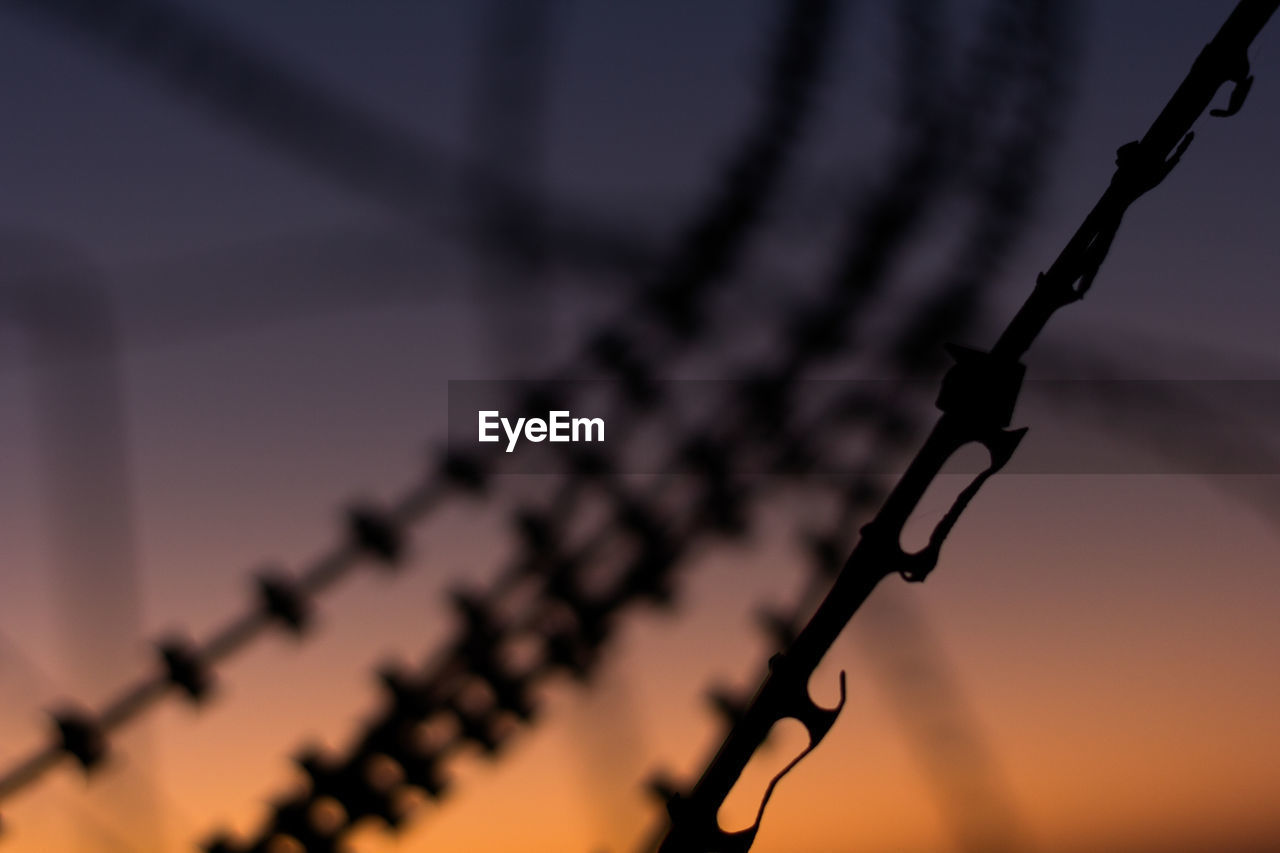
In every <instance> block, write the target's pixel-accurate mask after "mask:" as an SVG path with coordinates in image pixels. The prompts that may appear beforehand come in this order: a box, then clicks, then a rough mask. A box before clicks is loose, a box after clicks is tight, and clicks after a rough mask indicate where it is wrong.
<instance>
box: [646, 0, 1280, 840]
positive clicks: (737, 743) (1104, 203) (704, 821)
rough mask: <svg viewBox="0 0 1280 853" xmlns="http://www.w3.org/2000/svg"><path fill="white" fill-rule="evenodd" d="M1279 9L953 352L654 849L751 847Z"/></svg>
mask: <svg viewBox="0 0 1280 853" xmlns="http://www.w3.org/2000/svg"><path fill="white" fill-rule="evenodd" d="M1277 5H1280V4H1277V3H1276V2H1274V0H1272V2H1267V0H1242V2H1240V3H1239V4H1238V5H1237V6H1236V7H1235V9H1234V10H1233V11H1232V13H1231V15H1230V16H1229V17H1228V18H1227V20H1226V22H1225V23H1224V24H1223V25H1222V27H1221V29H1220V30H1219V31H1218V32H1217V33H1216V34H1215V36H1214V37H1213V39H1212V40H1211V41H1210V42H1209V44H1208V45H1207V46H1206V47H1205V48H1204V50H1203V51H1201V53H1200V55H1199V56H1198V57H1197V59H1196V60H1195V62H1194V64H1193V65H1192V68H1191V71H1190V72H1189V73H1188V74H1187V76H1186V78H1185V79H1184V80H1183V82H1182V83H1181V85H1180V86H1179V87H1178V89H1177V91H1176V92H1175V93H1174V95H1173V97H1172V98H1171V99H1170V100H1169V101H1168V103H1167V104H1166V106H1165V107H1164V108H1163V109H1162V110H1161V112H1160V114H1159V115H1158V116H1157V118H1156V119H1155V121H1154V122H1153V124H1152V125H1151V127H1150V129H1149V130H1148V131H1147V132H1146V134H1145V135H1144V136H1143V137H1142V139H1141V140H1138V141H1134V142H1132V143H1129V144H1126V145H1124V146H1122V147H1121V148H1120V149H1119V151H1118V153H1117V163H1116V166H1117V168H1116V171H1115V173H1114V175H1113V177H1112V180H1111V183H1110V184H1109V185H1108V187H1107V189H1106V190H1105V191H1104V193H1103V194H1102V197H1101V199H1100V200H1099V201H1098V202H1097V204H1096V205H1095V206H1094V207H1093V209H1092V210H1091V211H1090V212H1089V214H1088V215H1087V216H1086V218H1085V221H1084V223H1083V224H1082V225H1081V226H1080V227H1079V229H1078V230H1077V231H1076V232H1075V234H1073V236H1072V237H1071V239H1070V240H1069V241H1068V243H1067V246H1066V247H1065V248H1064V249H1063V250H1062V252H1061V253H1060V254H1059V255H1058V257H1057V258H1056V259H1055V260H1054V262H1053V263H1052V264H1051V265H1050V267H1049V268H1048V270H1047V271H1046V272H1043V273H1041V274H1040V275H1039V276H1038V277H1037V281H1036V286H1035V288H1034V290H1033V291H1032V294H1031V296H1030V297H1028V298H1027V300H1026V301H1025V302H1024V303H1023V305H1022V307H1021V308H1020V309H1019V310H1018V312H1017V313H1016V314H1015V316H1014V318H1013V320H1012V321H1011V322H1010V323H1009V325H1008V326H1007V327H1005V329H1004V331H1003V332H1002V333H1001V334H1000V336H999V338H998V339H997V341H996V343H995V345H994V346H993V347H992V349H991V351H990V352H984V351H979V350H974V349H969V348H966V347H959V346H955V345H952V346H951V347H950V349H951V353H952V355H953V356H954V358H955V364H954V365H953V366H952V367H951V368H950V369H949V371H948V372H947V374H946V376H945V378H944V380H943V384H942V389H941V391H940V393H939V398H938V401H937V407H938V408H939V409H940V410H941V411H942V415H941V417H940V418H938V419H937V422H936V424H935V426H934V427H933V428H932V430H931V431H930V433H929V435H928V438H926V439H925V441H924V443H923V445H922V446H921V448H920V450H919V451H918V453H917V454H916V455H915V456H914V457H913V459H912V461H911V462H910V463H909V464H908V466H907V468H906V469H905V471H904V473H903V474H902V476H901V477H900V478H899V479H898V481H897V483H896V485H895V486H894V487H893V489H892V490H891V491H889V493H888V494H887V495H886V496H885V498H884V501H883V502H882V503H881V505H880V509H879V510H878V511H877V512H876V513H875V515H874V516H873V517H872V519H871V521H869V522H868V523H867V524H866V525H864V526H863V527H862V529H861V531H860V535H859V538H858V540H857V544H856V545H855V547H854V548H853V551H852V553H851V554H850V555H849V557H848V559H847V560H846V561H845V563H844V564H843V566H842V567H841V569H840V570H839V573H838V574H837V575H836V576H835V579H834V581H833V583H832V586H831V589H830V591H829V592H828V593H827V594H826V596H825V597H824V598H823V599H822V602H821V603H820V604H819V605H818V607H817V609H816V610H815V611H814V612H813V614H812V616H811V617H810V618H809V620H808V621H807V622H805V624H804V625H803V626H798V631H797V632H796V634H795V635H794V637H793V638H791V639H790V641H789V642H788V643H787V644H786V649H785V651H783V652H781V653H779V654H775V655H774V656H773V657H772V658H771V659H770V661H769V671H768V674H767V676H766V677H765V678H764V679H763V681H762V682H761V684H760V687H759V688H758V690H757V691H756V692H755V693H754V695H753V696H752V698H751V699H750V701H749V702H748V703H747V704H746V706H745V707H743V708H742V710H741V712H740V713H739V714H738V715H737V717H736V719H735V720H734V723H733V725H732V727H731V728H730V730H729V732H728V734H727V735H726V737H725V738H724V740H723V742H722V744H721V746H720V747H719V749H718V750H717V751H716V753H715V755H714V756H713V757H712V759H711V760H710V761H709V762H708V763H707V764H706V765H705V770H704V771H703V773H702V774H701V776H700V778H699V780H698V782H697V783H696V784H695V785H694V786H693V787H692V788H691V789H690V790H689V791H688V793H683V794H679V793H677V794H675V795H673V796H672V797H671V799H670V800H669V801H668V812H669V814H670V817H671V825H670V827H669V829H668V830H667V832H666V833H665V836H664V837H663V838H662V840H661V842H660V844H659V847H658V849H659V850H662V851H672V853H674V851H687V853H708V851H718V852H719V853H745V851H747V850H749V849H750V847H751V846H752V845H753V843H754V842H755V839H756V835H757V833H758V831H759V828H760V825H761V821H762V820H763V815H764V811H765V808H766V807H767V805H768V802H769V799H770V797H771V796H772V794H773V792H774V790H775V789H776V787H777V785H778V783H779V782H780V781H781V779H782V778H783V777H784V776H785V775H786V774H787V773H788V772H789V771H790V770H791V769H792V768H793V767H794V766H795V765H796V764H797V763H798V762H799V761H800V760H802V759H803V758H804V757H805V756H806V755H807V754H808V753H809V752H811V751H812V750H814V749H815V748H817V746H818V745H819V744H820V743H821V741H822V740H823V738H824V737H825V736H826V734H827V733H828V732H829V731H830V729H831V727H832V726H833V725H834V723H835V721H836V718H837V716H838V715H839V713H840V711H841V709H842V708H843V706H844V700H845V685H844V676H843V674H842V675H841V677H840V694H841V695H840V700H839V702H838V703H837V705H836V706H835V707H834V708H824V707H821V706H819V705H817V704H816V703H815V702H814V701H813V699H812V698H811V696H810V695H809V691H808V682H809V679H810V677H811V676H812V675H813V673H814V671H815V669H816V667H817V665H818V663H819V662H820V661H821V660H822V658H823V657H824V656H825V654H826V652H827V651H828V650H829V649H830V648H831V646H832V645H833V644H834V642H835V641H836V639H837V637H838V636H839V634H840V632H841V631H842V630H843V629H844V627H845V626H846V624H847V623H848V622H849V621H850V620H851V619H852V617H853V616H854V614H855V613H856V612H857V611H858V609H859V608H860V607H861V605H862V604H863V603H864V602H865V601H866V599H867V598H868V597H869V596H870V594H871V593H872V591H873V590H874V589H875V587H876V586H877V585H878V584H879V582H880V581H881V580H882V579H884V578H886V577H888V576H889V575H891V574H900V575H902V577H903V578H904V579H905V580H908V581H915V582H919V581H923V580H925V578H926V577H927V576H928V575H929V574H930V573H931V572H932V570H933V569H934V568H935V567H936V565H937V563H938V559H939V553H940V549H941V547H942V544H943V542H944V541H945V539H946V537H947V536H948V535H949V533H950V532H951V530H952V528H953V526H954V524H955V523H956V521H957V520H958V519H959V517H960V515H961V514H962V513H963V511H964V510H965V509H966V508H967V506H968V504H969V502H970V501H971V500H972V499H973V497H974V496H975V495H976V494H977V492H978V490H979V489H980V488H981V486H982V485H983V483H984V482H985V481H986V480H987V479H988V478H989V477H991V476H992V475H993V474H995V473H996V472H998V471H999V470H1000V469H1001V468H1002V467H1003V466H1004V464H1005V463H1006V462H1007V461H1008V459H1009V458H1010V457H1011V455H1012V454H1013V452H1014V451H1015V449H1016V447H1017V445H1018V443H1019V441H1020V440H1021V438H1022V436H1023V435H1024V434H1025V432H1026V430H1025V429H1018V430H1008V429H1006V428H1007V427H1008V425H1009V422H1010V420H1011V419H1012V415H1013V409H1014V405H1015V402H1016V400H1017V396H1018V390H1019V387H1020V385H1021V382H1022V376H1023V372H1024V367H1023V365H1022V364H1021V362H1020V361H1019V359H1020V358H1021V357H1022V356H1023V355H1024V354H1025V353H1026V351H1027V350H1028V349H1029V348H1030V346H1031V345H1032V343H1033V342H1034V341H1035V339H1036V338H1037V337H1038V336H1039V334H1040V332H1041V331H1042V330H1043V328H1044V326H1045V325H1046V324H1047V322H1048V320H1049V319H1050V318H1051V317H1052V316H1053V315H1054V314H1055V313H1056V312H1057V311H1058V310H1059V309H1060V308H1063V307H1065V306H1067V305H1070V304H1072V303H1074V302H1076V301H1078V300H1079V299H1081V298H1083V296H1084V295H1085V293H1086V292H1087V291H1088V289H1089V288H1090V286H1091V285H1092V283H1093V281H1094V279H1095V277H1096V276H1097V273H1098V270H1099V268H1100V266H1101V264H1102V263H1103V261H1104V260H1105V258H1106V255H1107V252H1108V250H1109V248H1110V245H1111V242H1112V240H1113V239H1114V238H1115V236H1116V233H1117V231H1118V229H1119V227H1120V224H1121V221H1122V219H1123V217H1124V214H1125V212H1126V211H1127V209H1128V208H1129V206H1130V205H1131V204H1132V203H1133V202H1134V201H1136V200H1137V199H1138V198H1139V197H1141V196H1142V195H1144V194H1145V193H1146V192H1148V191H1149V190H1151V189H1153V188H1154V187H1155V186H1157V185H1158V184H1159V183H1161V182H1162V181H1163V180H1164V178H1165V177H1166V176H1167V175H1168V174H1169V172H1170V171H1171V170H1172V169H1173V168H1174V167H1175V166H1176V165H1177V164H1178V162H1179V160H1180V159H1181V157H1182V155H1183V154H1184V153H1185V151H1186V149H1187V147H1188V145H1189V144H1190V142H1191V139H1192V133H1191V127H1192V125H1193V124H1194V123H1195V121H1196V120H1197V119H1198V118H1199V117H1200V116H1201V114H1202V113H1204V112H1205V111H1206V110H1207V109H1208V108H1209V105H1210V103H1211V102H1212V100H1213V98H1214V97H1215V96H1216V94H1217V92H1218V90H1219V89H1220V88H1221V87H1222V86H1223V85H1224V84H1226V83H1232V84H1234V85H1233V88H1232V90H1231V94H1230V98H1229V101H1228V104H1227V106H1226V108H1225V109H1214V110H1210V113H1211V114H1212V115H1216V116H1230V115H1233V114H1235V113H1236V112H1237V111H1238V110H1239V109H1240V107H1241V105H1242V103H1243V101H1244V98H1245V96H1246V94H1247V93H1248V91H1249V88H1250V86H1251V84H1252V82H1253V78H1252V76H1251V75H1250V73H1249V62H1248V54H1247V49H1248V47H1249V45H1250V44H1251V43H1252V42H1253V40H1254V38H1255V37H1256V36H1257V34H1258V33H1259V32H1260V31H1261V30H1262V28H1263V27H1264V26H1265V24H1266V22H1267V21H1268V19H1269V18H1270V17H1271V15H1272V14H1273V13H1274V11H1275V9H1276V7H1277ZM970 443H977V444H980V445H982V446H983V447H985V448H986V450H987V451H988V453H989V455H990V464H989V466H988V467H987V468H986V469H984V470H983V471H982V472H981V473H979V474H978V475H977V476H976V477H975V478H974V479H973V480H972V481H971V482H970V483H969V485H968V486H966V488H965V489H964V490H963V491H962V492H960V494H959V495H958V496H957V497H956V498H955V500H954V502H953V503H952V504H951V506H950V508H949V509H948V510H947V512H946V513H945V514H944V515H943V516H942V518H941V519H940V520H939V521H938V522H937V524H936V526H935V527H934V528H933V530H932V532H931V533H930V536H929V541H928V544H927V545H926V546H925V547H924V548H922V549H920V550H918V551H915V552H907V551H904V550H903V547H902V544H901V542H900V538H901V534H902V531H903V528H904V526H905V524H906V523H907V520H908V518H909V517H910V515H911V514H912V513H913V512H914V511H915V509H916V508H917V507H918V505H919V503H920V500H921V499H922V497H923V495H924V493H925V490H926V489H927V488H928V487H929V485H930V484H931V483H933V482H934V481H935V479H936V477H937V476H938V474H939V473H940V471H941V470H942V467H943V465H944V464H945V463H946V462H947V461H948V460H949V459H950V458H951V457H952V456H953V455H954V454H955V452H956V451H957V450H958V449H959V448H961V447H963V446H965V445H967V444H970ZM786 719H794V720H796V721H798V722H800V723H801V725H803V726H804V728H805V729H806V731H807V733H808V744H807V746H806V748H805V749H804V750H803V751H802V752H801V753H800V754H799V755H798V756H797V757H796V758H794V759H793V760H792V761H791V763H790V764H788V765H787V766H786V767H785V768H784V769H783V770H782V771H781V773H779V774H778V775H777V776H775V777H774V778H773V780H772V781H771V782H770V783H769V785H768V787H767V788H766V790H765V793H764V796H763V798H762V800H761V803H760V806H759V809H758V811H757V813H756V815H755V820H754V823H753V824H752V825H750V826H748V827H747V828H746V829H743V830H739V831H736V832H729V831H726V830H724V829H723V828H722V827H721V826H720V824H719V820H718V812H719V810H720V807H721V806H722V805H723V803H724V801H725V798H726V797H727V796H728V795H729V793H730V791H731V790H732V789H733V788H734V787H735V785H736V784H737V782H738V780H739V778H740V776H741V774H742V771H743V769H744V768H745V767H746V765H747V763H748V762H749V761H750V759H751V757H752V756H753V755H754V754H755V753H756V752H757V751H758V749H759V748H760V746H761V744H762V743H763V742H764V740H765V739H766V738H767V737H768V735H769V733H770V731H771V730H772V728H773V726H774V725H775V724H776V723H777V722H779V721H782V720H786Z"/></svg>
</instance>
